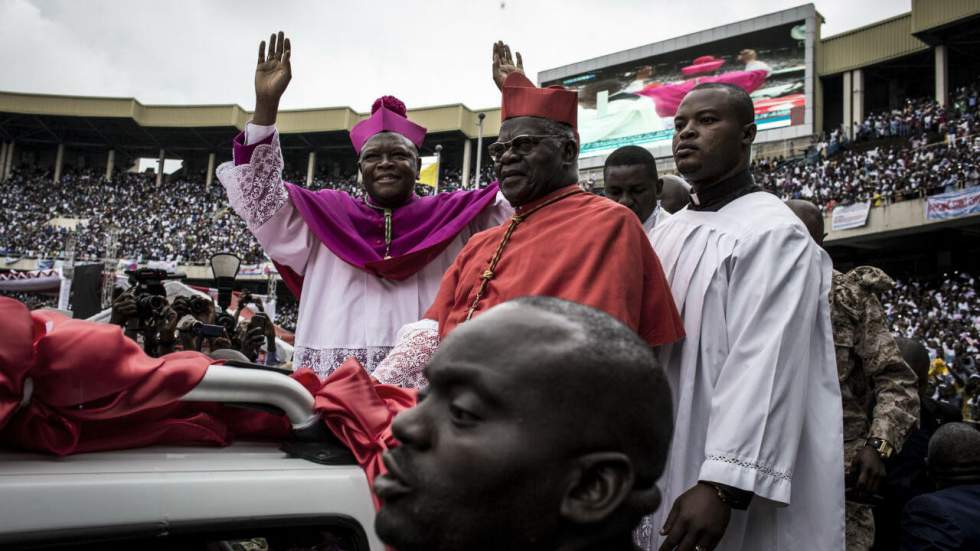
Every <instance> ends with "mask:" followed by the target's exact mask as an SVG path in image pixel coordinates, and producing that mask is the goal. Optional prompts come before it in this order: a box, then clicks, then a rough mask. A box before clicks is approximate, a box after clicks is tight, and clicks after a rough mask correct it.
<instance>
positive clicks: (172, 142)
mask: <svg viewBox="0 0 980 551" xmlns="http://www.w3.org/2000/svg"><path fill="white" fill-rule="evenodd" d="M481 112H482V113H486V119H485V120H484V123H483V124H484V132H483V135H484V136H496V135H497V134H498V133H499V129H500V109H499V108H494V109H486V110H482V111H474V110H472V109H470V108H468V107H466V106H465V105H462V104H455V105H442V106H435V107H425V108H421V109H412V110H410V111H409V117H410V118H411V119H412V120H414V121H416V122H418V123H419V124H421V125H423V126H425V127H426V128H428V129H429V134H430V135H433V134H437V135H443V136H445V137H447V138H456V139H463V138H476V137H477V135H478V128H477V121H478V115H479V113H481ZM367 116H368V113H357V112H355V111H354V110H352V109H350V108H349V107H327V108H319V109H299V110H285V111H281V112H280V113H279V119H278V121H277V126H278V128H279V131H280V134H281V139H282V144H283V147H284V148H286V149H293V148H295V149H299V148H302V149H313V148H331V147H344V148H349V147H350V141H349V140H348V138H347V131H349V130H350V129H351V128H352V127H353V126H354V125H355V124H357V123H358V122H359V121H361V120H363V119H364V118H366V117H367ZM250 117H251V113H250V112H249V111H246V110H245V109H243V108H242V107H241V106H239V105H144V104H142V103H140V102H139V101H138V100H136V99H134V98H105V97H83V96H58V95H46V94H25V93H16V92H0V140H2V141H16V142H18V143H21V144H24V143H39V144H40V143H43V144H51V143H63V144H65V145H66V146H70V147H99V148H119V149H129V150H147V151H156V150H159V149H166V150H167V151H175V152H176V151H181V150H184V151H194V150H197V151H214V150H216V149H226V148H227V147H228V140H229V138H230V137H231V136H233V135H234V134H236V133H237V132H238V131H240V130H242V129H244V128H245V123H246V122H247V121H248V120H249V118H250Z"/></svg>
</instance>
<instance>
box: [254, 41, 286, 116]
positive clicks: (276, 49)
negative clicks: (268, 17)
mask: <svg viewBox="0 0 980 551" xmlns="http://www.w3.org/2000/svg"><path fill="white" fill-rule="evenodd" d="M290 53H291V46H290V44H289V39H288V38H286V37H285V36H283V33H282V31H279V34H278V35H275V34H273V35H272V36H270V37H269V51H268V55H267V54H266V49H265V41H264V40H263V41H262V43H261V44H259V61H258V64H256V66H255V97H256V98H260V99H268V100H272V101H275V102H278V101H279V98H281V97H282V94H283V92H285V91H286V86H288V85H289V81H290V79H292V78H293V71H292V67H291V66H290V64H289V55H290Z"/></svg>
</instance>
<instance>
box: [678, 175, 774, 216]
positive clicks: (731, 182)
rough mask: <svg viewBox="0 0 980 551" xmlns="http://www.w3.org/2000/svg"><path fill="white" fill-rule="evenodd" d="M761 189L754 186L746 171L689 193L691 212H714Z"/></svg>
mask: <svg viewBox="0 0 980 551" xmlns="http://www.w3.org/2000/svg"><path fill="white" fill-rule="evenodd" d="M756 191H762V188H761V187H759V186H757V185H756V184H755V180H753V179H752V174H751V173H750V172H749V170H748V169H745V170H743V171H742V172H739V173H738V174H735V175H734V176H732V177H731V178H728V179H727V180H722V181H720V182H718V183H717V184H714V185H711V186H708V188H707V189H702V190H699V191H698V192H692V193H691V205H690V206H689V207H688V208H689V209H691V210H701V211H707V212H715V211H718V210H721V208H722V207H724V206H725V205H727V204H728V203H731V202H732V201H734V200H735V199H738V198H739V197H741V196H743V195H748V194H749V193H753V192H756Z"/></svg>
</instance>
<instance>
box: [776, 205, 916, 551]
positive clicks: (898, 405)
mask: <svg viewBox="0 0 980 551" xmlns="http://www.w3.org/2000/svg"><path fill="white" fill-rule="evenodd" d="M799 203H806V204H805V205H801V204H799ZM787 205H788V206H789V207H790V208H791V209H792V210H793V211H794V212H795V213H796V214H797V216H799V217H800V219H801V220H803V222H804V224H806V226H807V229H809V230H810V234H811V236H813V238H814V240H815V241H816V242H817V244H819V245H820V246H823V237H824V233H823V216H822V215H821V214H820V211H819V209H817V208H816V206H815V205H813V203H809V202H802V201H801V202H797V201H787ZM894 284H895V283H894V281H892V280H891V278H889V277H888V275H887V274H885V273H884V272H883V271H881V270H879V269H877V268H872V267H869V266H862V267H860V268H855V269H854V270H851V271H850V272H848V273H846V274H842V273H840V272H838V271H836V270H834V276H833V285H832V287H831V291H830V295H831V296H830V302H831V314H830V316H831V324H832V325H833V332H834V348H835V349H836V351H837V374H838V379H839V381H840V388H841V401H842V402H843V406H844V466H845V468H846V469H847V477H846V479H845V480H846V487H847V503H846V515H847V525H846V542H847V550H848V551H867V550H869V549H871V546H872V544H873V543H874V515H873V514H872V511H871V507H870V506H869V505H867V504H866V503H868V502H871V501H872V496H874V495H875V494H877V493H878V490H879V488H880V486H881V483H882V482H883V481H884V478H885V474H886V473H885V464H884V459H886V458H887V457H889V456H891V455H892V454H893V453H894V452H896V451H898V450H899V449H900V448H901V446H902V443H903V442H904V441H905V437H906V435H907V434H908V432H909V429H911V428H912V427H913V426H914V425H915V423H916V422H917V420H918V419H919V394H918V380H917V377H916V375H915V372H914V371H912V369H911V368H910V367H909V366H908V364H906V363H905V360H903V359H902V355H901V352H900V351H899V349H898V346H897V345H896V344H895V337H894V336H892V334H891V332H890V331H889V330H888V323H887V321H886V319H885V312H884V309H883V308H882V307H881V303H880V302H878V297H877V295H876V293H880V292H881V291H884V290H886V289H889V288H891V287H892V286H893V285H894Z"/></svg>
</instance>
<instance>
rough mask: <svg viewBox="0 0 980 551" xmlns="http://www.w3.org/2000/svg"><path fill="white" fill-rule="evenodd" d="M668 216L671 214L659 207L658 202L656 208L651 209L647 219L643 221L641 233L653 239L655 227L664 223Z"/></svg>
mask: <svg viewBox="0 0 980 551" xmlns="http://www.w3.org/2000/svg"><path fill="white" fill-rule="evenodd" d="M670 216H671V214H670V213H669V212H667V211H665V210H664V209H663V207H661V206H660V201H657V207H656V208H655V209H653V212H652V213H650V216H647V219H646V220H644V221H643V231H644V232H646V234H647V237H649V238H651V239H653V230H654V228H656V227H657V225H659V224H663V223H664V222H666V221H667V219H669V218H670Z"/></svg>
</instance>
